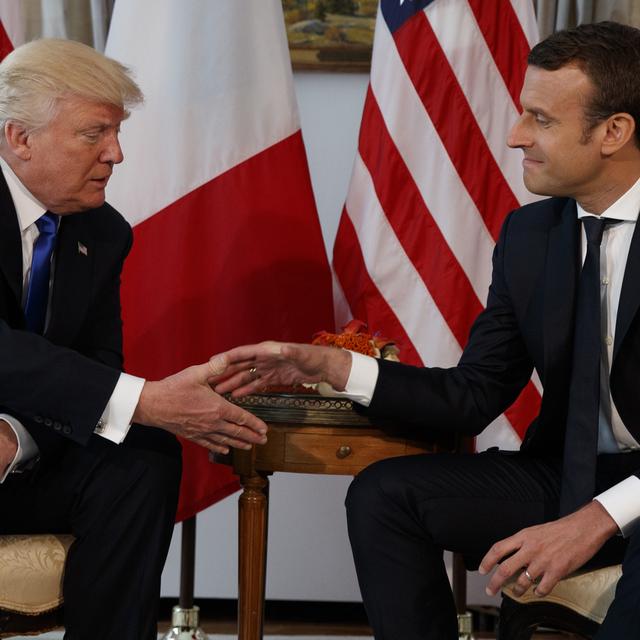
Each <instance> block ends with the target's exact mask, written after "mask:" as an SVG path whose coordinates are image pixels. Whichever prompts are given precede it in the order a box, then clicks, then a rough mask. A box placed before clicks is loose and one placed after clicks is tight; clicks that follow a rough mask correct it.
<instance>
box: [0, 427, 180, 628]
mask: <svg viewBox="0 0 640 640" xmlns="http://www.w3.org/2000/svg"><path fill="white" fill-rule="evenodd" d="M180 474H181V456H180V446H179V444H178V442H177V441H176V439H175V438H174V437H173V436H171V435H170V434H168V433H166V432H164V431H161V430H159V429H151V428H146V427H140V426H137V425H134V426H133V427H132V428H131V430H130V432H129V434H128V435H127V438H126V439H125V442H124V443H122V444H120V445H115V444H113V443H110V442H109V441H107V440H106V439H104V438H101V437H99V436H92V438H91V441H90V442H89V444H88V446H86V447H80V446H78V445H76V444H75V443H72V442H69V443H64V445H63V446H62V447H61V448H60V451H59V456H57V459H49V460H46V459H45V460H44V461H43V462H42V464H40V465H38V466H36V467H35V468H34V469H33V471H31V472H28V473H26V474H24V475H12V476H10V477H9V478H8V479H7V481H6V482H5V483H4V484H3V485H0V505H2V513H3V516H2V518H1V519H0V532H1V533H72V534H73V535H74V536H75V538H76V540H75V542H74V543H73V545H72V547H71V549H70V551H69V556H68V558H67V563H66V566H65V576H64V585H63V589H64V600H65V606H64V619H65V628H66V634H65V638H66V639H68V640H89V639H91V640H116V639H118V640H151V639H152V638H153V640H155V638H156V637H157V611H158V599H159V595H160V576H161V573H162V567H163V565H164V561H165V558H166V554H167V551H168V549H169V543H170V541H171V534H172V531H173V524H174V517H175V511H176V506H177V500H178V489H179V483H180Z"/></svg>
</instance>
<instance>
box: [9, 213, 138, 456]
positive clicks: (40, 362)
mask: <svg viewBox="0 0 640 640" xmlns="http://www.w3.org/2000/svg"><path fill="white" fill-rule="evenodd" d="M122 228H124V229H125V231H124V233H123V232H118V233H117V234H114V235H117V237H118V238H119V241H118V242H117V243H115V244H111V245H110V246H109V247H106V248H105V256H109V258H108V260H107V258H106V257H105V260H104V262H108V267H105V268H104V269H101V270H100V275H99V276H98V275H96V277H97V278H99V280H98V281H97V282H96V283H95V286H94V292H95V293H94V295H93V298H92V301H91V304H90V305H89V309H88V312H87V315H86V317H85V319H84V321H83V323H82V328H81V330H80V332H79V335H78V336H77V338H76V340H75V341H74V344H73V347H72V348H66V347H61V346H56V345H54V344H53V343H51V342H50V341H49V340H47V339H46V338H44V337H42V336H39V335H36V334H33V333H30V332H27V331H20V330H15V329H12V328H10V327H9V326H8V325H7V324H6V323H5V322H4V321H1V320H0V354H2V355H1V357H0V407H2V410H3V411H4V412H6V413H9V414H11V415H14V416H16V418H18V419H19V420H21V421H22V422H23V424H24V425H25V427H26V428H27V429H28V430H29V432H30V433H31V434H32V435H33V437H34V438H35V439H36V441H37V443H38V446H40V447H41V448H42V447H43V446H44V447H45V448H46V446H47V444H46V442H47V441H49V440H50V438H51V437H52V436H53V437H55V436H64V437H67V438H70V439H71V440H74V441H76V442H78V443H79V444H82V445H84V444H86V443H87V441H88V440H89V438H90V437H91V435H92V434H93V432H94V429H95V427H96V424H97V423H98V420H99V419H100V417H101V415H102V412H103V411H104V409H105V407H106V405H107V403H108V401H109V399H110V397H111V395H112V393H113V390H114V388H115V386H116V383H117V381H118V379H119V377H120V372H121V370H122V323H121V319H120V272H121V270H122V265H123V262H124V259H125V257H126V255H127V253H128V252H129V249H130V247H131V241H132V235H131V229H130V228H129V227H128V225H127V226H126V228H125V227H124V226H122ZM117 247H119V248H117Z"/></svg>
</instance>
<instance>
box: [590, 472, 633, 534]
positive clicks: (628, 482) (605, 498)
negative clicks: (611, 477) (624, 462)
mask: <svg viewBox="0 0 640 640" xmlns="http://www.w3.org/2000/svg"><path fill="white" fill-rule="evenodd" d="M594 500H597V501H598V502H599V503H600V504H601V505H602V506H603V507H604V508H605V511H606V512H607V513H608V514H609V515H610V516H611V517H612V518H613V519H614V521H615V523H616V524H617V525H618V528H619V529H620V531H621V532H622V535H623V536H624V537H625V538H627V537H628V536H630V535H631V534H632V533H633V530H634V529H635V526H636V525H637V524H638V521H640V478H638V477H636V476H629V477H628V478H625V479H624V480H623V481H622V482H619V483H618V484H615V485H613V487H611V488H610V489H607V490H606V491H604V492H603V493H601V494H599V495H597V496H596V497H595V498H594Z"/></svg>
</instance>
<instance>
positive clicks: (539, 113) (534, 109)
mask: <svg viewBox="0 0 640 640" xmlns="http://www.w3.org/2000/svg"><path fill="white" fill-rule="evenodd" d="M523 109H524V110H525V111H526V112H527V113H530V114H531V115H534V116H542V117H543V118H546V119H547V120H555V118H554V117H553V116H552V115H551V114H550V113H548V112H547V111H545V110H544V109H541V108H540V107H523Z"/></svg>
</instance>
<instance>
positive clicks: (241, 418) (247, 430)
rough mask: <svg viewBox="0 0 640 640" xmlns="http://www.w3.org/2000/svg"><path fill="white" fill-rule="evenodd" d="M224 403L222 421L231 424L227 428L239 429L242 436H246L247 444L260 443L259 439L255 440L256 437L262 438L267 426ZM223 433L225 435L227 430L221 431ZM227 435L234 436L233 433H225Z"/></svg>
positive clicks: (228, 403) (254, 417) (237, 408)
mask: <svg viewBox="0 0 640 640" xmlns="http://www.w3.org/2000/svg"><path fill="white" fill-rule="evenodd" d="M224 402H225V404H226V405H227V407H226V411H225V415H224V416H223V419H224V420H226V422H228V423H231V426H230V427H229V428H230V429H232V430H233V429H234V428H235V427H240V428H241V430H242V433H243V435H244V434H246V437H245V438H244V439H246V440H247V442H260V439H259V438H258V439H256V436H264V435H265V434H266V433H267V425H266V424H265V423H264V422H263V421H262V420H260V418H258V417H257V416H254V415H253V414H252V413H249V412H248V411H245V410H244V409H242V408H241V407H238V406H237V405H235V404H232V403H231V402H227V401H226V400H225V401H224ZM223 431H224V432H225V433H227V429H223ZM227 435H229V436H232V435H234V434H233V431H231V432H230V433H227Z"/></svg>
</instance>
